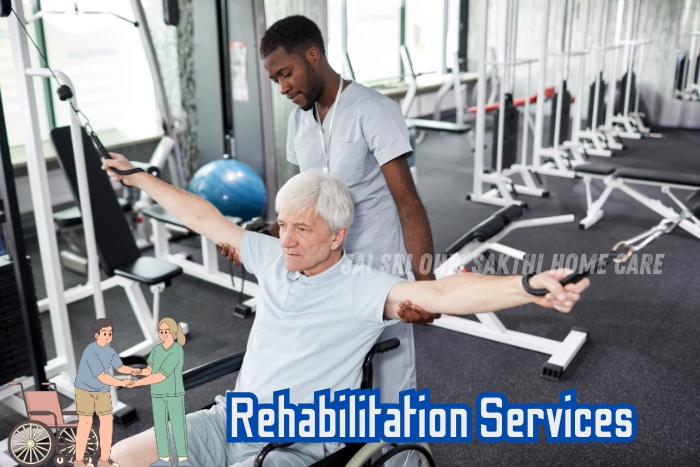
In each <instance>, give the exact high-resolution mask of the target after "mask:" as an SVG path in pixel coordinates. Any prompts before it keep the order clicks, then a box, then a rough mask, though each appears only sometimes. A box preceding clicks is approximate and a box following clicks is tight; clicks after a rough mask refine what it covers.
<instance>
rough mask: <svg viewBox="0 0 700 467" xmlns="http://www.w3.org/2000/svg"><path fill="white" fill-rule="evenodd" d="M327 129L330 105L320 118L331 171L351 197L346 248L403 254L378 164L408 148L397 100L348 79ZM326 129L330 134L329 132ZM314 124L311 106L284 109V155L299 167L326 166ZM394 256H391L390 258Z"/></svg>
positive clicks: (376, 253)
mask: <svg viewBox="0 0 700 467" xmlns="http://www.w3.org/2000/svg"><path fill="white" fill-rule="evenodd" d="M337 105H338V108H337V111H336V112H335V120H334V122H333V128H332V131H331V129H330V120H331V119H330V115H331V114H332V112H333V107H334V106H336V103H334V104H333V106H331V108H330V110H329V111H328V114H327V117H326V118H325V119H324V120H323V135H324V138H325V143H326V147H327V148H328V147H329V144H330V150H329V163H330V173H331V174H333V175H335V176H337V177H338V178H340V179H341V180H343V181H344V182H345V183H346V184H347V185H348V188H349V189H350V195H351V196H352V200H353V202H354V203H355V218H354V220H353V222H352V225H351V226H350V230H349V231H348V236H347V238H346V239H345V251H346V252H347V253H348V254H349V255H350V256H351V257H353V259H354V260H356V259H357V255H358V254H360V253H361V254H363V255H364V258H365V259H366V258H367V257H368V255H369V254H372V255H373V257H374V258H375V263H374V265H375V266H374V267H380V264H381V263H380V260H381V257H382V255H384V254H389V255H391V257H392V258H393V256H394V255H395V254H397V253H398V254H403V255H405V254H406V247H405V246H404V242H403V234H402V231H401V223H400V220H399V215H398V211H397V210H396V203H395V202H394V199H393V197H392V196H391V192H390V191H389V187H388V186H387V184H386V179H385V178H384V174H383V173H382V170H381V166H382V165H384V164H386V163H387V162H389V161H391V160H393V159H395V158H397V157H399V156H401V155H402V154H406V153H411V152H412V149H411V144H410V140H409V137H408V128H407V127H406V120H405V119H404V117H403V115H402V114H401V109H400V107H399V105H398V104H397V103H396V102H394V101H393V100H391V99H389V98H388V97H386V96H384V95H382V94H381V93H379V92H377V91H375V90H374V89H370V88H368V87H365V86H362V85H361V84H357V83H355V82H354V81H351V82H350V84H349V85H348V86H347V87H346V88H345V89H344V90H343V92H342V93H341V94H340V100H339V102H338V104H337ZM329 133H330V139H328V138H329ZM321 144H322V143H321V133H320V131H319V124H318V122H317V121H316V120H315V119H314V114H313V111H308V112H305V111H303V110H301V108H300V107H296V108H295V109H294V110H293V111H292V113H291V114H290V115H289V123H288V133H287V160H288V161H289V162H291V163H292V164H294V165H298V166H299V168H300V169H301V171H302V172H303V171H305V170H309V169H322V168H323V167H324V166H325V161H324V158H323V149H322V147H321ZM392 261H393V259H392Z"/></svg>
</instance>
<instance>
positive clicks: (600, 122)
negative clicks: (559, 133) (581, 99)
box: [586, 72, 608, 130]
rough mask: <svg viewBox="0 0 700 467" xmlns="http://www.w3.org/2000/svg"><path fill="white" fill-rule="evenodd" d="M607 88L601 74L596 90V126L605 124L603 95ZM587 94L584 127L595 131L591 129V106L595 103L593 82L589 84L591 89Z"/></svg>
mask: <svg viewBox="0 0 700 467" xmlns="http://www.w3.org/2000/svg"><path fill="white" fill-rule="evenodd" d="M607 88H608V85H607V83H606V82H605V81H603V73H602V72H601V73H600V89H598V112H597V113H598V116H597V118H596V123H597V124H598V126H601V125H604V124H605V96H606V95H607V94H606V93H605V90H606V89H607ZM589 91H590V92H589V94H588V96H589V97H588V120H586V127H587V128H590V129H591V130H595V128H593V127H592V125H593V104H594V103H595V81H593V83H592V84H591V88H590V90H589Z"/></svg>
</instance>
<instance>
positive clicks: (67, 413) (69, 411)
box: [63, 410, 78, 417]
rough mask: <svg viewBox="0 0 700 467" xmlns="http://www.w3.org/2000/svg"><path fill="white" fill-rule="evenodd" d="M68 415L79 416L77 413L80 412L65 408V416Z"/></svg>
mask: <svg viewBox="0 0 700 467" xmlns="http://www.w3.org/2000/svg"><path fill="white" fill-rule="evenodd" d="M66 415H69V416H70V415H76V416H77V415H78V412H76V411H74V410H64V411H63V416H64V417H65V416H66Z"/></svg>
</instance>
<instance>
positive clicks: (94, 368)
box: [85, 352, 109, 378]
mask: <svg viewBox="0 0 700 467" xmlns="http://www.w3.org/2000/svg"><path fill="white" fill-rule="evenodd" d="M85 358H86V359H87V365H88V368H89V369H90V374H91V375H92V376H94V377H95V378H97V377H98V376H99V375H101V374H102V373H107V372H109V368H105V367H104V366H103V365H102V362H101V361H100V357H98V356H97V353H96V352H90V353H88V354H87V355H86V356H85Z"/></svg>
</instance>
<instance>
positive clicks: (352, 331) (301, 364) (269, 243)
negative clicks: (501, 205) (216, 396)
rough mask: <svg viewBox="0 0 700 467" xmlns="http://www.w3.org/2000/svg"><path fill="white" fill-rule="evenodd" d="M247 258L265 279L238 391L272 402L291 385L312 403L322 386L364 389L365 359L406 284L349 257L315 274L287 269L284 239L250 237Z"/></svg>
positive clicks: (244, 245)
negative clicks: (391, 301) (394, 295)
mask: <svg viewBox="0 0 700 467" xmlns="http://www.w3.org/2000/svg"><path fill="white" fill-rule="evenodd" d="M241 254H242V257H243V261H244V265H245V268H246V270H247V271H249V272H251V273H253V274H255V276H256V277H257V278H258V284H259V288H260V291H259V293H258V295H257V309H256V313H255V322H254V323H253V327H252V329H251V332H250V337H249V338H248V346H247V351H246V356H245V359H244V360H243V365H242V367H241V370H240V372H239V373H238V381H237V383H236V391H244V392H253V393H255V394H256V395H257V397H258V400H259V401H260V402H271V401H272V394H273V392H274V391H278V390H281V389H286V388H291V392H290V398H291V400H292V401H293V402H295V403H310V402H313V393H314V391H318V390H321V389H328V388H329V389H331V391H337V390H341V389H347V388H359V387H360V382H361V381H362V371H361V369H362V361H363V359H364V357H365V355H366V354H367V352H368V351H369V349H370V348H371V347H372V345H374V343H375V342H376V340H377V337H378V336H379V334H380V333H381V331H382V330H383V329H384V327H385V326H386V325H387V324H390V323H393V322H394V321H385V320H384V319H383V315H384V303H385V301H386V298H387V296H388V294H389V291H390V290H391V288H392V287H393V286H394V285H396V284H398V283H399V282H401V281H402V280H403V279H401V278H399V277H396V276H392V275H390V274H383V273H380V272H378V271H376V270H371V269H369V268H367V267H356V266H355V265H353V263H352V262H351V261H350V260H349V259H348V258H347V257H346V256H343V258H342V259H341V260H340V261H339V262H338V263H336V264H335V265H333V266H331V267H330V268H329V269H327V270H325V271H323V272H322V273H320V274H317V275H315V276H311V277H307V276H304V275H303V274H301V273H299V272H292V271H288V270H287V269H286V268H285V267H284V255H283V252H282V248H281V246H280V240H279V239H277V238H273V237H270V236H267V235H261V234H258V233H254V232H246V233H245V234H244V235H243V239H242V240H241Z"/></svg>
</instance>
